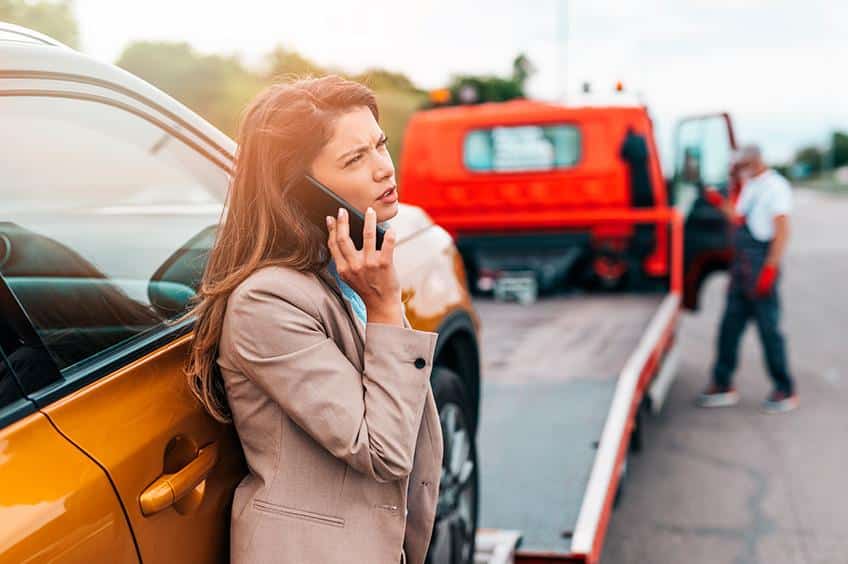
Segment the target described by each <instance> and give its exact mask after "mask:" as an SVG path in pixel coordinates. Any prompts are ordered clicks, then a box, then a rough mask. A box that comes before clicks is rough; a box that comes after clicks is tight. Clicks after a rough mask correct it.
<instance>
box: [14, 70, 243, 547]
mask: <svg viewBox="0 0 848 564" xmlns="http://www.w3.org/2000/svg"><path fill="white" fill-rule="evenodd" d="M44 82H45V85H44V86H43V87H42V86H41V85H35V86H33V87H31V88H29V89H27V90H20V89H19V90H7V91H3V90H1V89H0V120H2V122H3V123H4V128H3V129H2V131H0V139H2V142H3V143H2V145H3V147H4V159H3V160H2V162H0V178H3V184H2V185H0V191H4V192H5V193H4V194H2V199H3V201H4V205H3V208H2V211H0V214H2V216H3V217H2V218H0V239H2V240H3V241H5V243H6V245H7V247H8V252H7V255H8V256H7V260H6V261H5V262H4V263H3V265H2V266H0V275H2V276H3V278H4V280H5V281H6V283H7V286H8V288H10V290H11V293H12V295H13V296H14V300H15V301H16V303H17V304H19V306H20V307H21V310H22V315H23V316H25V318H26V319H27V320H28V322H29V323H30V324H31V326H32V328H33V329H34V332H35V334H36V335H37V337H38V339H39V340H40V341H41V342H42V343H43V345H44V348H45V350H46V352H47V357H48V358H47V359H46V360H49V362H45V359H44V358H42V359H41V361H42V364H40V365H38V366H35V367H32V368H31V370H30V371H29V372H28V373H27V374H24V375H23V378H25V379H27V380H30V381H31V382H24V385H25V386H28V393H27V396H28V398H29V399H30V400H31V401H32V402H33V403H34V404H35V406H37V408H38V409H39V416H38V417H41V421H42V422H43V423H44V424H45V425H46V424H48V423H49V425H50V426H52V427H54V428H55V429H56V430H58V431H59V432H60V433H61V434H62V435H63V436H65V437H66V438H67V439H68V440H69V441H70V442H71V443H72V444H73V445H74V446H75V448H76V449H78V451H77V452H82V453H84V454H85V456H86V457H88V459H90V460H91V461H94V462H96V464H97V465H99V466H100V467H101V468H102V469H103V470H104V471H105V472H106V473H107V475H108V478H109V479H110V480H111V484H112V486H113V487H114V489H115V491H116V492H117V493H118V499H119V500H120V505H121V507H122V510H123V512H125V514H126V516H127V519H128V521H129V523H130V525H131V528H132V532H133V534H134V538H135V540H136V541H137V545H138V550H139V554H140V557H141V559H142V560H144V561H145V562H216V561H226V560H227V558H228V548H227V544H228V538H229V533H228V524H229V511H230V504H231V499H232V493H233V490H234V488H235V486H236V485H237V483H238V481H239V480H240V479H241V477H242V476H243V475H244V472H245V466H244V460H243V456H242V453H241V449H240V447H239V443H238V440H237V437H236V435H235V433H234V431H233V429H232V427H231V426H228V425H222V424H219V423H217V422H215V421H214V420H213V419H212V418H211V417H209V416H207V415H206V413H205V412H204V411H203V410H202V409H201V407H200V406H199V404H198V403H197V402H196V401H195V400H194V398H193V397H192V396H191V395H190V393H189V392H188V390H187V387H186V385H185V377H184V374H183V370H182V369H183V365H184V362H185V360H186V358H187V354H188V351H189V346H190V342H191V334H190V330H191V326H190V323H189V324H186V323H183V324H180V325H173V324H171V323H170V320H172V319H174V318H175V317H176V316H177V315H178V314H179V313H181V312H182V311H183V310H184V309H185V307H186V306H187V303H188V299H189V298H190V297H191V296H193V295H194V294H195V292H196V290H197V287H198V283H199V279H200V275H201V273H202V270H203V266H204V260H205V256H206V252H207V251H208V249H209V245H211V242H212V240H213V237H214V226H215V225H216V224H217V222H218V219H219V216H220V213H221V209H222V197H223V194H225V193H226V188H227V183H228V172H229V169H228V167H229V162H226V161H223V160H220V156H217V157H216V156H210V154H209V152H208V151H205V150H204V148H203V147H202V143H201V142H199V141H197V140H196V139H195V138H193V137H192V136H191V134H190V132H187V131H186V128H185V127H181V126H178V125H176V124H175V123H174V122H173V121H171V120H170V119H169V118H168V117H166V116H162V115H160V114H158V113H157V111H156V110H155V108H153V107H152V105H151V107H146V106H145V104H144V103H143V101H141V102H140V101H139V100H142V99H141V98H140V97H138V96H136V97H134V98H133V100H129V99H128V97H126V96H124V95H118V94H116V93H115V94H113V93H112V92H110V91H109V87H108V86H105V85H102V82H101V85H100V86H97V88H94V87H91V86H87V87H86V88H85V90H84V91H80V92H77V91H75V90H74V88H77V86H76V85H75V84H72V83H70V82H68V83H65V82H63V81H61V80H49V81H48V80H45V81H44ZM48 82H49V84H47V83H48ZM172 117H173V116H172ZM50 366H52V370H54V371H55V373H56V377H55V378H44V377H43V373H44V370H47V369H49V367H50ZM45 428H47V427H45ZM46 461H47V459H45V462H46ZM80 485H81V486H82V484H80ZM72 494H73V495H78V494H77V492H74V491H71V492H69V495H72ZM82 523H84V524H85V526H86V527H89V528H90V529H91V530H95V529H96V528H97V527H100V526H106V523H103V522H95V521H91V522H87V521H83V522H82ZM101 561H102V560H101Z"/></svg>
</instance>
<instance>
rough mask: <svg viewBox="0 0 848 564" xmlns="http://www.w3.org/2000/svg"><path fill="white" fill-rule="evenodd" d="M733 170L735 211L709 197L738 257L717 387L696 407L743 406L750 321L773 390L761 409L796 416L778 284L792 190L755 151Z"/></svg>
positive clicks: (739, 158)
mask: <svg viewBox="0 0 848 564" xmlns="http://www.w3.org/2000/svg"><path fill="white" fill-rule="evenodd" d="M734 170H735V172H736V174H737V175H738V177H739V179H740V181H741V182H742V191H741V193H740V195H739V199H738V201H737V202H736V204H735V205H734V204H733V203H732V202H730V201H729V200H728V199H726V198H724V197H723V196H722V195H721V194H719V192H717V191H716V190H714V189H707V190H705V191H704V197H705V199H706V200H707V201H708V202H709V203H710V204H712V205H714V206H716V207H717V208H718V209H720V210H721V211H722V212H723V213H724V215H725V216H726V217H727V219H728V221H729V223H730V224H731V225H732V229H733V247H734V249H733V250H734V257H733V261H732V263H731V267H730V285H729V288H728V292H727V305H726V307H725V310H724V316H723V318H722V321H721V327H720V329H719V336H718V343H717V345H718V346H717V349H718V351H717V352H718V357H717V359H716V363H715V366H714V368H713V374H712V379H713V380H712V384H711V385H710V386H709V387H708V388H707V389H706V390H705V391H704V392H703V393H702V394H701V395H700V396H699V397H698V401H697V403H698V405H700V406H701V407H724V406H731V405H735V404H737V403H738V402H739V395H738V394H737V392H736V389H735V388H734V387H733V385H732V377H733V371H734V370H735V368H736V361H737V356H738V350H739V342H740V339H741V338H742V333H743V332H744V330H745V325H746V324H747V322H748V319H749V318H751V317H753V318H754V320H755V321H756V324H757V329H758V330H759V334H760V340H761V341H762V345H763V352H764V356H765V361H766V366H767V367H768V372H769V375H770V376H771V379H772V382H773V384H774V390H773V391H772V392H771V394H770V395H769V396H768V398H766V400H765V401H764V402H763V404H762V408H763V410H764V411H766V412H768V413H781V412H786V411H791V410H793V409H795V408H797V407H798V405H799V399H798V394H797V393H796V391H795V386H794V382H793V380H792V377H791V376H790V374H789V367H788V365H787V360H786V348H785V344H784V337H783V334H782V333H781V331H780V328H779V321H780V302H779V299H778V293H777V284H778V279H779V273H780V261H781V258H782V257H783V254H784V251H785V250H786V244H787V242H788V240H789V212H790V210H791V208H792V188H791V186H790V185H789V183H788V182H787V181H786V179H784V178H783V177H782V176H780V174H778V173H777V172H776V171H774V170H772V169H770V168H769V167H768V166H766V164H765V163H764V162H763V158H762V155H761V153H760V149H759V148H758V147H757V146H755V145H749V146H746V147H743V148H742V149H741V150H740V151H739V152H738V153H737V154H736V158H735V163H734Z"/></svg>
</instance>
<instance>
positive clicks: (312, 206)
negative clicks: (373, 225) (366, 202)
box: [293, 174, 386, 250]
mask: <svg viewBox="0 0 848 564" xmlns="http://www.w3.org/2000/svg"><path fill="white" fill-rule="evenodd" d="M293 196H294V197H295V198H296V199H297V200H298V201H299V202H300V204H301V206H303V210H304V212H305V213H306V217H307V218H308V219H309V220H310V221H311V222H312V223H314V224H315V225H317V226H318V227H320V228H321V230H322V231H323V232H324V234H325V235H329V231H328V229H327V220H326V217H327V216H328V215H329V216H330V217H333V218H336V219H338V217H339V208H344V209H346V210H347V217H348V223H349V224H350V238H351V240H352V241H353V244H354V246H355V247H356V248H357V250H362V247H363V244H364V243H363V240H362V230H363V229H364V228H365V215H363V214H362V212H360V211H359V210H358V209H356V208H354V207H353V206H352V205H350V203H348V202H346V201H345V200H344V199H342V197H341V196H339V195H338V194H336V193H335V192H333V191H332V190H331V189H330V188H328V187H327V186H325V185H324V184H322V183H321V182H319V181H318V180H316V179H315V178H314V177H312V176H311V175H309V174H306V175H304V182H302V183H301V185H299V186H297V187H296V188H295V193H294V194H293ZM385 235H386V230H385V229H383V228H382V227H380V225H379V224H377V241H376V248H377V250H380V248H381V247H382V246H383V238H384V237H385Z"/></svg>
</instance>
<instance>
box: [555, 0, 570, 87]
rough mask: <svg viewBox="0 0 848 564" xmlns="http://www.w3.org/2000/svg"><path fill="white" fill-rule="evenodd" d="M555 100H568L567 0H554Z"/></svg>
mask: <svg viewBox="0 0 848 564" xmlns="http://www.w3.org/2000/svg"><path fill="white" fill-rule="evenodd" d="M556 8H557V10H556V12H557V13H556V22H557V33H556V41H557V91H558V92H557V98H559V99H560V100H561V101H562V103H565V102H566V100H567V99H568V0H556Z"/></svg>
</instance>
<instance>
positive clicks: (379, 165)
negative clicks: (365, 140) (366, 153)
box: [374, 151, 395, 182]
mask: <svg viewBox="0 0 848 564" xmlns="http://www.w3.org/2000/svg"><path fill="white" fill-rule="evenodd" d="M394 173H395V165H394V163H393V162H392V157H391V155H389V152H388V151H386V152H384V153H382V154H378V155H377V161H376V164H375V166H374V180H376V181H377V182H382V181H384V180H385V179H386V178H389V177H391V176H392V175H394Z"/></svg>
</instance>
